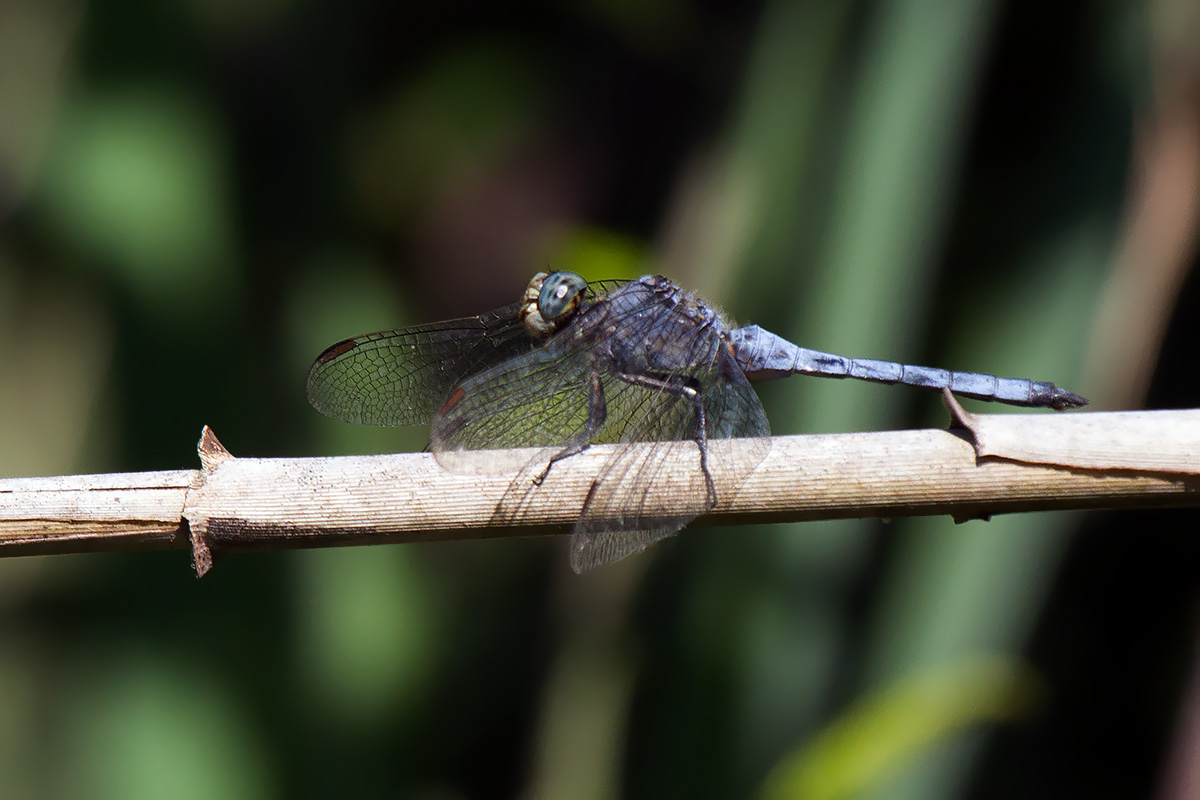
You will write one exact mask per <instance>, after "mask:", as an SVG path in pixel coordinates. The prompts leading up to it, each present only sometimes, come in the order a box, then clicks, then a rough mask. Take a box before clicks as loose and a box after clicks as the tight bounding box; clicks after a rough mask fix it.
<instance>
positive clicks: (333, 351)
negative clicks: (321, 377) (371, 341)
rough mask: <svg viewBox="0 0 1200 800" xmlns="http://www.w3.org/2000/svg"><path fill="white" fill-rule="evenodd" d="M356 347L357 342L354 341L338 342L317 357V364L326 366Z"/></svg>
mask: <svg viewBox="0 0 1200 800" xmlns="http://www.w3.org/2000/svg"><path fill="white" fill-rule="evenodd" d="M356 347H358V342H357V341H356V340H354V339H347V340H346V341H344V342H338V343H337V344H332V345H330V346H329V347H326V348H325V350H324V351H322V353H321V355H319V356H317V360H316V363H317V364H328V363H329V362H330V361H333V360H334V359H335V358H337V357H338V356H340V355H342V354H343V353H348V352H350V351H351V350H353V349H354V348H356Z"/></svg>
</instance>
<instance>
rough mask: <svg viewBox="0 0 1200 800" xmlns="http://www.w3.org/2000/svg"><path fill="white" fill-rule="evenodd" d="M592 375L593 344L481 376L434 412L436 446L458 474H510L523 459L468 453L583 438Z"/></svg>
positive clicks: (553, 350) (528, 358)
mask: <svg viewBox="0 0 1200 800" xmlns="http://www.w3.org/2000/svg"><path fill="white" fill-rule="evenodd" d="M560 335H561V334H560ZM591 374H592V368H591V358H590V357H589V355H588V352H587V350H586V349H585V348H583V347H565V348H564V347H557V346H553V345H551V346H547V347H544V348H540V349H537V350H533V351H531V352H529V353H527V354H526V355H524V356H521V357H519V358H514V359H510V360H509V361H506V362H504V363H501V364H498V365H496V366H494V367H492V368H490V369H487V370H484V371H483V372H481V373H479V374H477V375H473V376H471V377H469V378H467V379H466V380H464V381H463V382H462V383H460V384H459V385H458V386H456V387H455V388H454V389H453V391H451V392H450V394H449V396H448V397H447V398H446V402H445V403H444V404H443V405H442V407H441V408H440V409H439V410H438V412H437V413H436V414H434V418H433V424H432V427H431V430H430V449H431V450H432V451H433V455H434V457H435V458H436V459H437V460H438V463H439V464H441V465H442V466H443V467H445V468H446V469H448V470H451V471H452V472H466V473H470V472H475V471H484V472H506V471H511V470H512V469H514V468H519V467H520V466H521V465H519V464H517V465H514V464H512V463H509V462H504V461H501V460H499V459H500V458H501V456H500V455H499V454H496V456H495V459H496V460H493V461H490V462H489V461H488V460H487V459H485V458H480V457H478V456H471V457H470V458H463V453H464V452H465V451H474V450H493V449H497V448H508V447H542V448H553V449H554V451H558V450H561V449H562V448H564V447H568V446H571V445H576V444H582V443H583V439H584V437H585V435H586V431H587V428H588V396H589V387H588V381H589V379H590V375H591Z"/></svg>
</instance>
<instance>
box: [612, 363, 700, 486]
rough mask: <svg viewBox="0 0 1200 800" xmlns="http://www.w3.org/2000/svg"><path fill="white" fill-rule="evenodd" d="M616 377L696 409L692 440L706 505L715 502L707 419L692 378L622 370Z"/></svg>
mask: <svg viewBox="0 0 1200 800" xmlns="http://www.w3.org/2000/svg"><path fill="white" fill-rule="evenodd" d="M617 377H618V378H620V379H621V380H623V381H625V382H626V383H628V384H632V385H634V386H644V387H645V388H647V389H657V390H659V391H662V392H669V393H670V394H673V395H676V396H678V397H681V398H683V399H684V400H687V401H688V402H689V403H691V404H692V407H693V408H695V410H696V437H695V438H694V439H693V440H692V441H694V442H695V443H696V447H698V448H699V449H700V470H701V471H702V472H703V473H704V488H705V491H706V492H707V495H708V504H707V505H708V507H709V508H712V507H713V506H714V505H716V503H717V487H716V484H715V483H714V482H713V477H712V472H711V471H709V469H708V420H707V418H706V417H705V414H704V402H703V398H701V396H700V391H699V389H698V388H697V384H696V382H695V381H694V380H692V379H689V378H682V379H681V378H679V377H672V376H666V377H659V376H657V375H645V374H636V373H628V372H622V373H617Z"/></svg>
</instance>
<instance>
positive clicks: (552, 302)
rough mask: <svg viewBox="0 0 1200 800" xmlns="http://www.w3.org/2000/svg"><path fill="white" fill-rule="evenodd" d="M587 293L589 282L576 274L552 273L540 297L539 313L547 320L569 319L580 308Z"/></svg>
mask: <svg viewBox="0 0 1200 800" xmlns="http://www.w3.org/2000/svg"><path fill="white" fill-rule="evenodd" d="M585 291H587V281H585V280H584V279H583V278H581V277H580V276H578V275H576V274H575V273H574V272H552V273H550V275H549V276H548V277H547V278H546V280H545V282H544V283H543V284H542V291H541V294H539V295H538V304H537V307H538V313H539V314H541V315H542V318H543V319H545V320H557V319H558V318H560V317H564V316H565V317H569V316H570V315H571V314H572V313H574V311H575V309H577V308H579V303H580V302H581V301H582V300H583V293H584V292H585Z"/></svg>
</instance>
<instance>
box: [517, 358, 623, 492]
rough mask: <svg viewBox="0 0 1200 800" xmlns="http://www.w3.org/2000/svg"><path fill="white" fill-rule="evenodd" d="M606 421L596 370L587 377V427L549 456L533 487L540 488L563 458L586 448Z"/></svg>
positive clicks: (598, 376) (602, 386) (606, 404)
mask: <svg viewBox="0 0 1200 800" xmlns="http://www.w3.org/2000/svg"><path fill="white" fill-rule="evenodd" d="M607 419H608V403H607V402H606V401H605V399H604V385H603V384H602V383H601V382H600V373H599V372H598V371H597V370H592V374H591V375H590V376H588V416H587V427H586V428H585V429H584V431H583V434H582V435H580V436H579V437H578V438H577V439H576V440H575V441H573V442H571V443H570V444H568V445H567V446H566V447H564V448H563V449H562V450H559V451H558V452H557V453H555V454H554V455H552V456H550V461H549V463H547V464H546V468H545V469H544V470H542V471H541V472H540V473H539V474H538V476H537V477H536V478H534V479H533V484H534V486H541V485H542V481H544V480H546V476H547V475H549V474H550V468H551V467H553V466H554V465H555V464H557V463H558V462H559V461H562V460H563V459H564V458H570V457H571V456H573V455H576V454H578V453H582V452H583V451H584V450H586V449H587V448H588V443H589V442H590V441H591V439H592V437H593V436H595V435H596V431H598V430H600V426H601V425H603V424H604V422H605V420H607Z"/></svg>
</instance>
